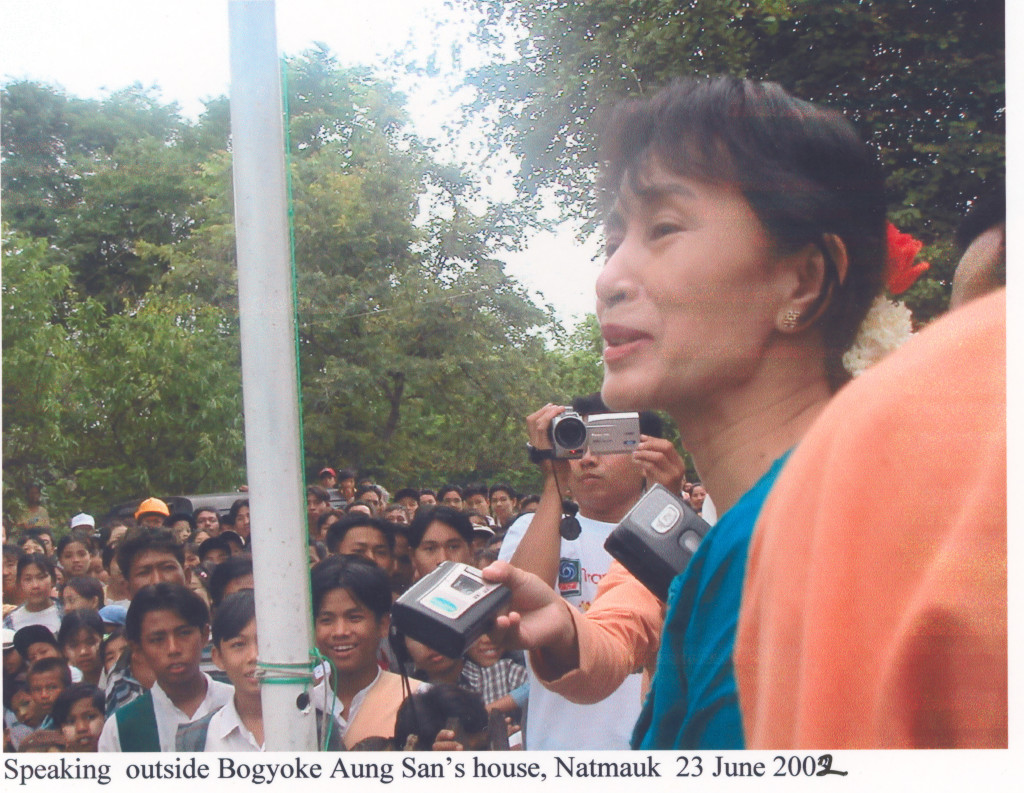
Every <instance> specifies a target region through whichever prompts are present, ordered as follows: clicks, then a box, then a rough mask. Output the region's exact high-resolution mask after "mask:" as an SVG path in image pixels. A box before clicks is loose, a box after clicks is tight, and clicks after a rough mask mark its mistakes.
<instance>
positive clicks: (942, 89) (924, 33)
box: [464, 0, 1005, 318]
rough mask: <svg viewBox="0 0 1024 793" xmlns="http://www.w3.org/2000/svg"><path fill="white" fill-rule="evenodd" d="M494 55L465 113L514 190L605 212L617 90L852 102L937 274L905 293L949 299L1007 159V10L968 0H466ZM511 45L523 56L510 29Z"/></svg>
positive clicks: (623, 93)
mask: <svg viewBox="0 0 1024 793" xmlns="http://www.w3.org/2000/svg"><path fill="white" fill-rule="evenodd" d="M464 5H468V6H470V7H472V8H474V9H475V10H476V11H477V12H478V13H479V15H480V16H479V18H480V25H479V29H478V35H477V40H478V41H479V42H480V43H481V44H482V45H483V46H484V47H487V48H491V51H492V53H493V60H492V62H491V63H490V64H488V65H485V66H483V67H481V68H479V69H477V70H475V71H474V72H473V73H472V74H471V75H470V77H469V83H470V85H472V86H473V87H475V89H476V91H477V96H476V99H475V101H474V102H473V103H472V105H471V106H470V108H469V113H470V118H473V119H475V118H477V114H478V113H481V112H486V113H490V114H495V113H496V114H497V118H498V125H497V127H496V129H495V131H494V132H493V133H492V134H491V136H490V137H491V144H492V145H495V146H496V145H506V146H509V147H510V148H511V149H512V151H513V152H514V153H515V154H516V155H517V156H518V157H519V161H520V169H519V172H518V175H517V181H518V186H519V189H520V190H521V191H522V192H523V193H524V194H527V195H533V194H534V193H535V192H536V191H537V190H540V189H553V190H554V191H555V192H556V193H557V195H558V196H559V197H560V199H561V200H562V202H563V204H564V206H565V208H566V212H567V214H571V215H576V214H579V213H581V214H583V216H588V217H594V207H595V195H594V192H593V184H594V173H595V170H596V167H597V157H598V155H597V150H596V140H597V136H598V135H599V132H600V127H601V119H602V112H603V111H604V110H605V109H606V108H608V107H609V106H610V105H612V104H614V102H615V100H616V99H618V98H622V97H627V96H636V95H642V94H644V93H648V92H650V91H652V90H654V89H655V88H657V87H659V86H661V85H664V84H665V83H667V82H669V81H670V80H671V79H673V78H676V77H683V76H689V75H709V74H719V73H725V74H734V75H738V76H744V77H752V78H756V79H766V80H773V81H776V82H779V83H781V84H782V85H783V86H784V87H786V88H787V89H789V90H791V91H793V92H794V93H795V94H796V95H798V96H801V97H803V98H806V99H809V100H812V101H818V102H823V103H826V104H829V105H831V106H834V107H837V108H840V109H842V110H843V111H844V112H846V113H847V114H848V116H849V117H850V118H851V119H852V120H853V121H854V122H855V123H856V124H858V126H859V128H860V129H861V130H862V133H863V134H864V135H865V136H866V137H867V138H868V139H869V140H870V141H871V142H872V144H873V145H874V146H876V147H877V149H878V150H879V153H880V155H881V158H882V162H883V164H884V165H885V168H886V171H887V173H888V175H889V179H888V187H889V192H890V207H891V216H892V218H893V220H894V221H895V222H896V223H897V224H898V225H899V226H900V227H901V228H902V229H903V230H904V231H909V232H911V233H913V234H914V235H915V236H917V237H919V238H920V239H922V240H923V241H924V242H925V243H926V246H927V247H926V249H925V255H926V256H927V257H929V258H930V259H931V260H932V262H933V270H932V271H931V273H930V274H929V277H928V278H925V279H923V280H922V282H921V284H920V286H918V287H915V289H914V290H913V291H912V292H911V293H910V294H909V295H908V303H909V304H910V305H911V306H912V307H914V308H915V309H917V310H918V311H919V313H920V314H922V318H923V317H927V316H931V315H933V314H934V313H935V311H936V310H937V309H938V308H941V307H944V303H945V300H943V301H941V305H939V304H938V303H937V301H936V300H935V293H936V290H938V291H940V292H941V293H943V294H946V293H948V285H949V278H950V275H951V272H952V267H953V263H954V252H953V251H952V247H951V245H950V243H949V241H950V239H951V236H952V230H953V228H954V227H955V225H956V223H957V221H958V218H959V217H960V216H961V215H962V213H963V211H964V208H965V206H966V204H967V202H969V201H970V200H971V199H972V198H974V197H976V196H977V195H978V194H979V192H980V190H981V186H982V184H983V183H984V181H985V180H986V179H989V178H991V177H993V176H998V175H1000V174H1002V173H1003V171H1004V169H1005V128H1004V125H1005V76H1004V43H1003V39H1004V22H1003V4H1002V3H1000V2H993V3H975V2H970V1H969V0H849V2H822V0H689V2H686V3H678V2H670V1H669V0H631V2H629V3H623V2H618V1H617V0H594V1H593V2H588V3H577V2H569V1H568V0H560V1H558V2H548V1H547V0H545V1H544V2H537V1H536V0H522V1H519V0H517V1H515V2H497V0H465V2H464ZM510 38H511V39H512V40H513V41H514V43H515V56H514V57H512V58H507V57H504V56H503V55H502V53H505V52H507V51H508V46H507V44H508V41H507V40H508V39H510Z"/></svg>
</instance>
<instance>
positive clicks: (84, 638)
mask: <svg viewBox="0 0 1024 793" xmlns="http://www.w3.org/2000/svg"><path fill="white" fill-rule="evenodd" d="M102 641H103V638H102V637H101V636H100V635H99V634H97V633H95V632H94V631H91V630H89V629H88V628H82V629H80V630H79V631H78V633H76V634H75V635H74V636H72V637H71V639H70V640H69V641H68V642H67V643H66V644H65V645H64V657H65V658H66V659H67V662H68V663H69V664H71V666H77V667H78V669H79V670H80V671H81V672H82V674H84V675H85V676H86V677H90V676H92V675H93V674H99V672H100V665H101V664H102V663H103V661H102V659H101V658H100V644H101V642H102Z"/></svg>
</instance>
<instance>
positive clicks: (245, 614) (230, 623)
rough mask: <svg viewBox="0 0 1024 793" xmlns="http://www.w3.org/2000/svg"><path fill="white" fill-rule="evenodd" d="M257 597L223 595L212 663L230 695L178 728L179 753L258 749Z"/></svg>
mask: <svg viewBox="0 0 1024 793" xmlns="http://www.w3.org/2000/svg"><path fill="white" fill-rule="evenodd" d="M258 656H259V645H258V643H257V640H256V599H255V595H254V593H253V591H252V590H251V589H243V590H241V591H239V592H235V593H234V594H232V595H228V596H227V597H226V598H225V599H224V600H223V602H221V603H220V605H219V606H218V608H217V613H216V615H215V616H214V618H213V662H214V663H215V664H216V665H217V666H218V667H219V668H220V669H222V670H223V671H224V672H225V673H226V674H227V677H228V679H229V680H230V681H231V685H232V686H234V696H233V697H232V698H231V699H230V700H229V701H228V702H227V704H225V705H224V707H222V708H220V710H217V711H215V712H213V713H211V714H209V715H208V716H205V717H203V718H202V719H198V720H196V721H193V722H189V723H187V724H182V725H180V726H179V727H178V732H177V736H176V739H175V743H176V748H177V750H178V751H180V752H200V751H207V752H262V751H263V745H264V737H263V704H262V702H261V700H260V681H259V679H258V678H257V677H256V660H257V658H258Z"/></svg>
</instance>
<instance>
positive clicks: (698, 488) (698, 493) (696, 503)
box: [690, 485, 708, 512]
mask: <svg viewBox="0 0 1024 793" xmlns="http://www.w3.org/2000/svg"><path fill="white" fill-rule="evenodd" d="M707 497H708V491H707V490H705V489H704V486H703V485H694V486H693V490H692V491H691V492H690V506H691V507H693V508H694V509H695V510H696V511H697V512H700V510H701V507H703V506H704V499H705V498H707Z"/></svg>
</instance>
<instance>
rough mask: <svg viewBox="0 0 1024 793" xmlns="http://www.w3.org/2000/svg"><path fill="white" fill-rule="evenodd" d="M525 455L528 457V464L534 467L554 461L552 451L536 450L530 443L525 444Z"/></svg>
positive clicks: (553, 451)
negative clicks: (547, 461) (546, 461)
mask: <svg viewBox="0 0 1024 793" xmlns="http://www.w3.org/2000/svg"><path fill="white" fill-rule="evenodd" d="M526 453H527V455H529V457H530V462H531V463H533V464H534V465H540V464H541V463H542V462H544V461H545V460H554V459H555V450H554V449H538V448H537V447H536V446H534V445H533V444H532V443H528V444H526Z"/></svg>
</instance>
